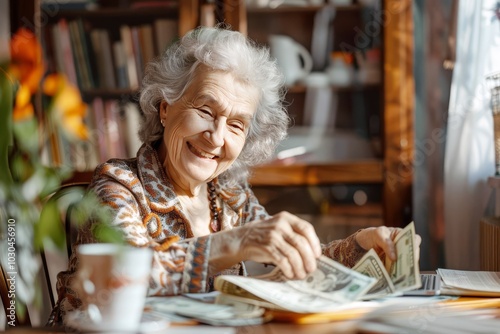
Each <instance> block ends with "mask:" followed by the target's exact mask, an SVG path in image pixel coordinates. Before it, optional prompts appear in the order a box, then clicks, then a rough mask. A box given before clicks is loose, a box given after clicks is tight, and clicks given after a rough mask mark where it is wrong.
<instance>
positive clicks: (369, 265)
mask: <svg viewBox="0 0 500 334" xmlns="http://www.w3.org/2000/svg"><path fill="white" fill-rule="evenodd" d="M352 269H353V270H355V271H357V272H359V273H361V274H363V275H366V276H369V277H373V278H375V279H376V283H375V284H374V285H373V286H372V288H371V289H370V290H369V291H368V292H367V293H366V295H365V296H364V297H363V299H373V298H378V297H382V296H387V295H390V294H393V293H394V292H396V288H395V287H394V284H392V281H391V278H390V277H389V274H388V273H387V270H386V269H385V267H384V264H383V263H382V261H381V260H380V258H379V256H378V254H377V252H375V250H374V249H373V248H372V249H370V250H369V251H368V252H367V253H366V254H365V255H364V256H363V257H362V258H361V260H359V261H358V263H357V264H356V265H355V266H354V267H353V268H352Z"/></svg>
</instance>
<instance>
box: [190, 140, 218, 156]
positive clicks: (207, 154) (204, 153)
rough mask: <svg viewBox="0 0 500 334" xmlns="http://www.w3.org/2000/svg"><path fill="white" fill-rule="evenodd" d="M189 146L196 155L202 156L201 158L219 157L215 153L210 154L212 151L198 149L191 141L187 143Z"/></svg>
mask: <svg viewBox="0 0 500 334" xmlns="http://www.w3.org/2000/svg"><path fill="white" fill-rule="evenodd" d="M187 146H188V148H189V150H190V151H191V152H193V154H194V155H196V156H198V157H200V158H205V159H216V158H218V157H219V156H217V155H213V154H210V153H207V152H203V151H200V150H199V149H197V148H196V147H194V146H193V145H191V144H190V143H187Z"/></svg>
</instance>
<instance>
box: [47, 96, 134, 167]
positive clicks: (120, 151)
mask: <svg viewBox="0 0 500 334" xmlns="http://www.w3.org/2000/svg"><path fill="white" fill-rule="evenodd" d="M141 120H142V119H141V113H140V110H139V108H138V106H137V104H136V103H133V102H121V101H119V100H104V99H102V98H95V99H94V100H93V101H92V103H89V104H88V110H87V117H86V120H85V122H86V125H87V128H88V130H89V140H87V141H84V142H74V141H69V140H68V139H67V138H65V136H64V135H63V134H57V135H56V138H52V140H51V142H50V143H49V147H50V149H48V150H45V158H46V159H47V162H48V163H50V164H55V165H59V166H65V167H69V168H71V169H72V170H75V171H89V170H93V169H95V167H96V166H97V165H98V164H99V163H101V162H104V161H106V160H108V159H111V158H130V157H135V156H136V153H137V150H138V149H139V147H140V146H141V144H142V143H141V141H140V140H139V136H138V131H139V125H140V124H141Z"/></svg>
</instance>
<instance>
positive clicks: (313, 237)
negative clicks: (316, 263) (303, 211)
mask: <svg viewBox="0 0 500 334" xmlns="http://www.w3.org/2000/svg"><path fill="white" fill-rule="evenodd" d="M290 226H291V227H292V229H293V230H294V231H295V232H296V233H298V234H300V235H302V236H303V237H304V238H306V240H307V242H308V243H309V247H310V249H311V250H312V252H313V254H314V257H315V258H318V257H320V256H321V243H320V241H319V238H318V235H317V234H316V231H315V230H314V227H313V226H312V225H311V224H310V223H309V222H307V221H305V220H303V219H300V218H299V217H297V216H293V218H292V219H291V220H290Z"/></svg>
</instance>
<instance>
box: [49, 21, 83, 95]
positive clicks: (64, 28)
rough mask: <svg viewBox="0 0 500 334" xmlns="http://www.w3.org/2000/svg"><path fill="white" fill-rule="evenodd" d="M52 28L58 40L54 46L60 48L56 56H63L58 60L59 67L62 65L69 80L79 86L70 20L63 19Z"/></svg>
mask: <svg viewBox="0 0 500 334" xmlns="http://www.w3.org/2000/svg"><path fill="white" fill-rule="evenodd" d="M52 29H53V30H52V38H53V40H54V41H56V43H55V44H54V46H55V47H56V48H58V47H59V48H60V50H57V51H56V52H55V54H56V56H58V57H59V56H60V57H61V59H58V60H57V63H58V67H59V66H60V67H62V68H63V71H62V72H63V73H64V74H65V75H66V77H67V78H68V80H69V82H70V83H71V84H73V85H74V86H76V87H78V78H77V74H76V69H75V62H74V56H73V49H72V46H71V37H70V33H69V27H68V22H67V21H66V19H61V20H59V22H58V23H57V24H56V25H54V26H53V28H52Z"/></svg>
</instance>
